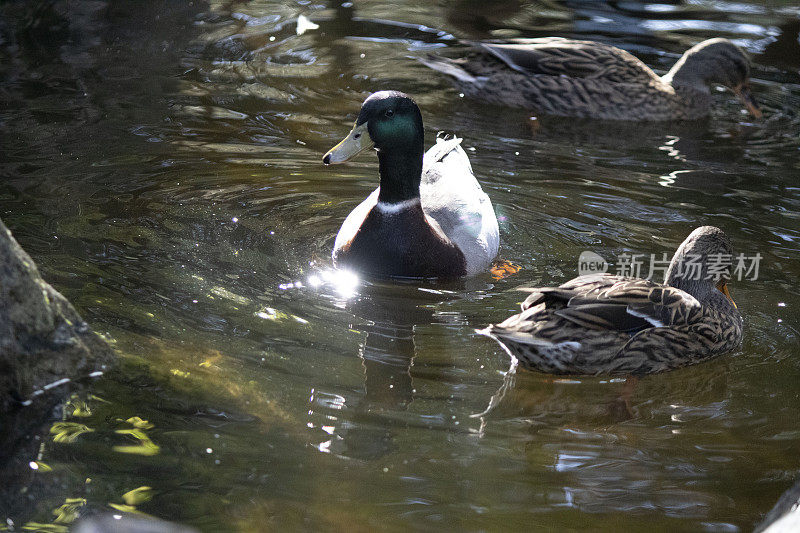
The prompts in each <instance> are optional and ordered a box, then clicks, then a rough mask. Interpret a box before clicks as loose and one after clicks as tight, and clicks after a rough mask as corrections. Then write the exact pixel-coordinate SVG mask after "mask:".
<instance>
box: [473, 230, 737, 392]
mask: <svg viewBox="0 0 800 533" xmlns="http://www.w3.org/2000/svg"><path fill="white" fill-rule="evenodd" d="M732 256H733V252H732V249H731V244H730V240H729V239H728V237H727V236H726V235H725V233H724V232H723V231H722V230H721V229H719V228H715V227H713V226H702V227H700V228H697V229H696V230H694V231H693V232H692V233H691V234H690V235H689V236H688V237H687V238H686V240H685V241H683V244H681V245H680V247H679V248H678V250H677V252H676V253H675V256H674V257H673V258H672V261H671V262H670V265H669V268H668V270H667V273H666V282H665V283H664V284H663V285H661V284H658V283H654V282H652V281H648V280H644V279H636V278H627V277H621V276H613V275H609V274H599V275H589V276H580V277H577V278H575V279H573V280H572V281H568V282H567V283H565V284H563V285H561V286H560V287H545V288H532V289H522V290H525V291H528V292H530V293H531V294H530V296H528V298H527V299H526V300H525V301H524V302H523V303H522V312H521V313H519V314H517V315H514V316H512V317H510V318H509V319H507V320H506V321H505V322H502V323H500V324H495V325H491V326H489V327H488V328H486V329H484V330H482V331H480V333H482V334H484V335H488V336H489V337H492V338H493V339H495V340H496V341H497V342H499V343H500V344H501V345H502V346H503V347H504V348H505V349H506V351H507V352H508V353H509V354H510V355H511V356H512V357H514V358H515V359H516V360H518V361H519V363H520V365H521V366H522V367H523V368H528V369H530V370H537V371H539V372H544V373H548V374H558V375H566V374H577V375H601V374H603V375H632V376H637V375H643V374H651V373H655V372H662V371H665V370H671V369H674V368H678V367H682V366H686V365H691V364H694V363H699V362H701V361H705V360H707V359H710V358H712V357H715V356H717V355H720V354H723V353H725V352H729V351H731V350H733V349H735V348H736V347H738V346H739V345H740V344H741V342H742V316H741V315H740V314H739V311H738V309H737V308H736V304H734V302H733V299H732V298H731V295H730V293H729V292H728V288H727V279H729V278H730V266H731V261H732Z"/></svg>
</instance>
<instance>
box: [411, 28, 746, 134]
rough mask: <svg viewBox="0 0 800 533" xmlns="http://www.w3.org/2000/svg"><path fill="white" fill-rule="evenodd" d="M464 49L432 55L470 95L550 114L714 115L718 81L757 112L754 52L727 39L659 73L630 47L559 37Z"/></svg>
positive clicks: (431, 61) (430, 62)
mask: <svg viewBox="0 0 800 533" xmlns="http://www.w3.org/2000/svg"><path fill="white" fill-rule="evenodd" d="M466 44H468V45H469V46H470V49H469V51H468V52H467V53H466V54H465V55H464V57H461V58H456V59H449V58H444V57H439V56H428V57H427V58H426V59H422V60H421V61H422V63H424V64H425V65H427V66H429V67H431V68H433V69H435V70H438V71H440V72H443V73H445V74H447V75H449V76H451V77H452V78H453V81H454V82H455V84H456V86H457V87H458V89H459V90H460V91H462V92H463V93H464V94H465V95H467V96H469V97H472V98H477V99H480V100H483V101H486V102H491V103H496V104H502V105H508V106H512V107H521V108H524V109H528V110H530V111H532V112H540V113H544V114H549V115H559V116H571V117H586V118H599V119H612V120H631V121H663V120H693V119H699V118H702V117H704V116H706V115H708V113H709V110H710V106H711V88H710V87H711V86H712V85H723V86H725V87H727V88H729V89H731V90H732V91H733V92H734V93H736V94H737V95H738V96H739V98H740V99H741V100H742V102H743V103H744V105H745V106H746V107H747V109H748V110H749V111H750V112H751V113H752V114H753V115H754V116H756V117H760V116H761V111H760V110H759V109H758V106H757V105H756V103H755V100H754V99H753V95H752V93H751V91H750V85H749V80H750V60H749V59H748V57H747V55H746V54H745V52H744V51H743V50H742V49H741V48H739V47H738V46H736V45H735V44H733V43H732V42H731V41H729V40H728V39H721V38H718V39H709V40H707V41H703V42H701V43H699V44H697V45H695V46H693V47H692V48H690V49H689V50H687V51H686V53H684V54H683V56H682V57H681V58H680V59H679V60H678V62H677V63H675V66H673V67H672V69H671V70H670V71H669V72H667V73H666V74H665V75H663V76H658V75H657V74H656V73H655V72H653V71H652V69H650V67H648V66H647V65H645V64H644V63H642V62H641V61H640V60H639V59H637V58H636V57H634V56H633V55H631V54H630V53H628V52H626V51H624V50H621V49H619V48H616V47H614V46H610V45H608V44H603V43H598V42H594V41H576V40H572V39H563V38H560V37H547V38H542V39H516V40H511V41H507V42H470V41H467V42H466Z"/></svg>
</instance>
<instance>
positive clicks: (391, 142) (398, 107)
mask: <svg viewBox="0 0 800 533" xmlns="http://www.w3.org/2000/svg"><path fill="white" fill-rule="evenodd" d="M370 147H374V148H375V149H376V150H378V152H379V154H380V152H390V153H391V152H399V153H405V154H407V157H415V156H417V155H419V156H420V157H422V154H423V150H424V130H423V128H422V114H421V113H420V111H419V107H417V104H416V103H415V102H414V100H412V99H411V97H409V96H408V95H406V94H403V93H401V92H398V91H380V92H377V93H373V94H371V95H370V96H369V98H367V99H366V100H364V103H363V104H362V105H361V111H360V112H359V113H358V118H357V119H356V123H355V125H354V126H353V129H352V130H351V131H350V133H349V134H348V135H347V137H345V138H344V140H342V142H340V143H339V144H337V145H336V146H334V147H333V148H331V150H330V151H329V152H328V153H327V154H325V157H323V158H322V162H323V163H325V164H326V165H330V164H336V163H344V162H345V161H349V160H350V159H352V158H353V157H355V156H356V155H358V154H359V153H361V152H362V151H363V150H365V149H367V148H370Z"/></svg>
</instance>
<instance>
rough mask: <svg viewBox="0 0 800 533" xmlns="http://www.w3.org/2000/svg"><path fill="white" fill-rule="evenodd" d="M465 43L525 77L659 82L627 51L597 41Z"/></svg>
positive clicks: (543, 39) (553, 40) (556, 38)
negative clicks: (540, 75)
mask: <svg viewBox="0 0 800 533" xmlns="http://www.w3.org/2000/svg"><path fill="white" fill-rule="evenodd" d="M465 42H466V43H467V44H469V45H470V46H472V47H474V48H476V49H479V50H482V51H484V52H487V53H489V54H491V55H492V56H494V57H495V58H497V59H499V60H500V61H502V62H503V63H505V64H506V65H507V66H508V67H509V68H512V69H514V70H516V71H518V72H522V73H524V74H545V75H549V76H568V77H571V78H585V79H593V80H604V81H608V82H613V83H645V84H646V83H650V82H653V81H655V80H657V79H658V76H657V75H656V74H655V73H654V72H653V71H652V69H650V67H648V66H647V65H645V64H644V63H642V62H641V61H640V60H639V59H637V58H636V57H635V56H633V55H631V54H630V53H628V52H626V51H625V50H622V49H620V48H617V47H615V46H611V45H608V44H603V43H598V42H594V41H576V40H572V39H563V38H561V37H547V38H541V39H513V40H510V41H505V42H492V41H465Z"/></svg>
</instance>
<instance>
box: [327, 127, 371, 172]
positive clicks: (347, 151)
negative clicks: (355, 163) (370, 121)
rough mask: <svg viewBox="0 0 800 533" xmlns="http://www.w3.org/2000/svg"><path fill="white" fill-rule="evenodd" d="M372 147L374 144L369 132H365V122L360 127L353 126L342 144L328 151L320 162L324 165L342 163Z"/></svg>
mask: <svg viewBox="0 0 800 533" xmlns="http://www.w3.org/2000/svg"><path fill="white" fill-rule="evenodd" d="M373 146H374V143H373V142H372V139H370V137H369V132H368V131H367V123H366V122H365V123H363V124H361V125H360V126H359V125H355V126H353V129H352V130H350V133H348V134H347V137H345V138H344V139H343V140H342V142H340V143H339V144H337V145H336V146H334V147H333V148H331V149H330V150H328V153H327V154H325V157H323V158H322V162H323V163H325V164H326V165H335V164H338V163H344V162H345V161H349V160H351V159H353V158H354V157H355V156H357V155H358V154H360V153H361V152H363V151H364V150H366V149H367V148H372V147H373Z"/></svg>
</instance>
